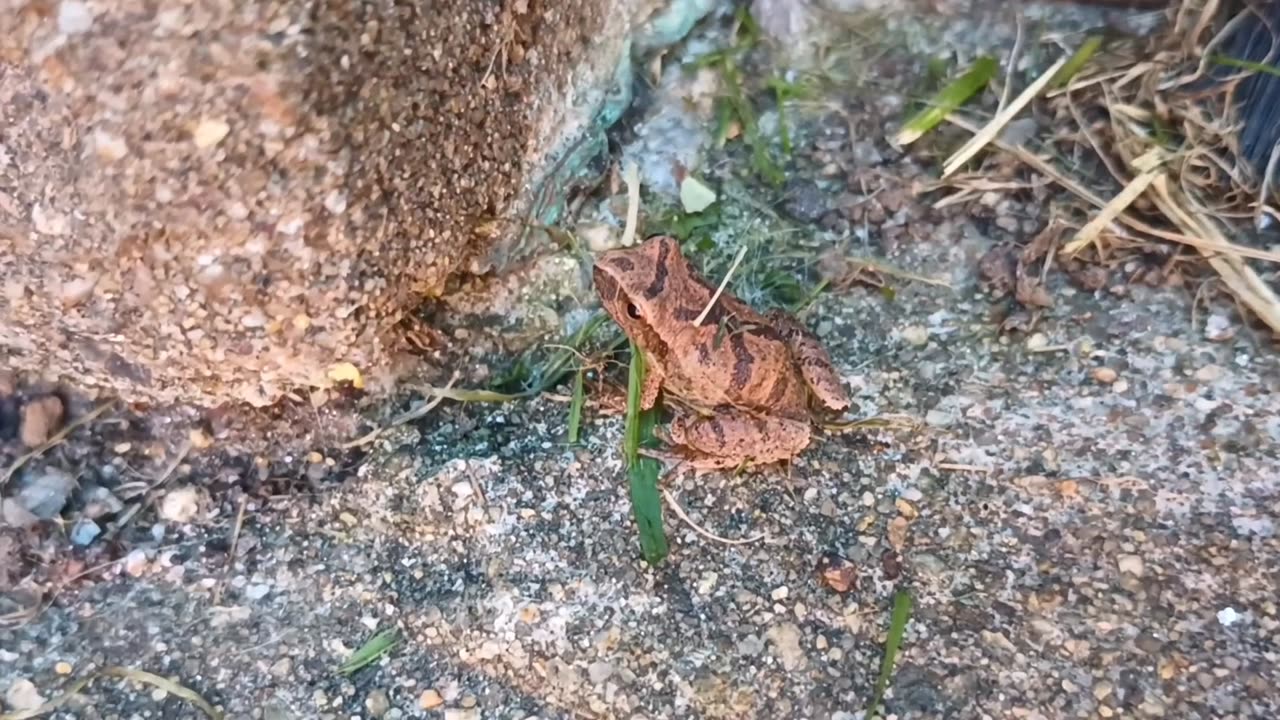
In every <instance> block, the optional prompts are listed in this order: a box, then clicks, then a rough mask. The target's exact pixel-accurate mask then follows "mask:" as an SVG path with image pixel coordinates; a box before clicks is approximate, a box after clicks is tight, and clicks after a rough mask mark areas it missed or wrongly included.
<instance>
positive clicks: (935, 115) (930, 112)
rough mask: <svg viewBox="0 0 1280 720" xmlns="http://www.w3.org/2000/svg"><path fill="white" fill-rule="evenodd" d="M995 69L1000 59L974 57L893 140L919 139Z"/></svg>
mask: <svg viewBox="0 0 1280 720" xmlns="http://www.w3.org/2000/svg"><path fill="white" fill-rule="evenodd" d="M999 70H1000V62H999V61H998V60H996V59H995V58H993V57H988V56H984V57H980V58H978V59H977V60H975V61H974V62H973V65H971V66H969V69H968V70H967V71H965V73H964V74H963V75H961V76H960V77H958V78H956V79H955V80H954V81H953V82H951V83H950V84H949V85H947V86H946V87H944V88H942V89H941V90H939V91H938V93H937V94H936V95H934V97H933V100H932V101H931V102H930V103H929V106H928V107H926V108H924V109H923V110H921V111H920V112H918V113H916V114H915V115H914V116H912V118H911V119H910V120H908V121H907V122H906V124H905V125H903V126H902V129H901V130H899V131H898V134H897V136H896V137H894V143H895V144H897V145H908V144H910V143H913V142H915V141H916V140H919V139H920V138H921V136H923V135H924V134H925V133H927V132H929V131H930V130H932V129H933V128H934V127H935V126H936V125H937V124H938V123H940V122H942V119H943V118H945V117H946V116H947V115H948V114H950V113H951V112H952V111H954V110H955V109H956V108H958V107H960V106H961V105H963V104H965V103H966V102H968V101H969V99H970V98H972V97H973V96H974V95H977V94H978V93H979V92H981V91H982V89H983V88H985V87H986V86H987V83H989V82H991V78H993V77H995V75H996V72H997V71H999Z"/></svg>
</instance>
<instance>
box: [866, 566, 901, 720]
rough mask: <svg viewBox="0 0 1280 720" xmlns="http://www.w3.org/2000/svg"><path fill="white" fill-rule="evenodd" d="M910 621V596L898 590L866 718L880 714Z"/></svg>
mask: <svg viewBox="0 0 1280 720" xmlns="http://www.w3.org/2000/svg"><path fill="white" fill-rule="evenodd" d="M910 621H911V595H910V594H909V593H908V592H907V591H906V590H899V591H898V594H897V596H896V597H894V599H893V617H892V618H891V619H890V620H889V635H888V637H886V638H885V641H884V660H882V661H881V662H880V677H879V678H878V679H877V680H876V694H875V697H873V698H872V700H871V707H870V708H869V709H868V710H867V717H868V718H870V717H873V716H875V715H876V714H878V713H879V712H880V704H881V703H882V702H884V693H885V691H886V690H888V689H889V680H890V679H891V678H892V677H893V665H894V662H896V661H897V659H898V650H899V649H900V648H901V647H902V638H903V637H904V636H905V635H906V634H907V623H909V622H910Z"/></svg>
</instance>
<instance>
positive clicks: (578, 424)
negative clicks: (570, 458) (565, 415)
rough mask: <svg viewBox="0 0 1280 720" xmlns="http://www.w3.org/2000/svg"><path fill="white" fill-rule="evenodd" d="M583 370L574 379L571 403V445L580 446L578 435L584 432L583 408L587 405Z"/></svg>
mask: <svg viewBox="0 0 1280 720" xmlns="http://www.w3.org/2000/svg"><path fill="white" fill-rule="evenodd" d="M583 372H584V371H582V370H579V371H578V374H577V375H575V376H574V378H573V401H572V402H570V403H569V433H568V434H569V444H570V445H577V444H578V433H579V432H580V431H581V430H582V406H583V405H584V404H585V403H586V400H587V394H586V392H585V391H584V390H583V387H582V375H583Z"/></svg>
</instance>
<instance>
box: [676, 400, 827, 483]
mask: <svg viewBox="0 0 1280 720" xmlns="http://www.w3.org/2000/svg"><path fill="white" fill-rule="evenodd" d="M667 436H668V439H669V441H670V442H671V444H673V445H676V446H678V447H681V448H683V449H685V450H686V451H688V453H689V459H688V463H689V464H690V465H691V466H693V467H695V468H700V469H705V470H729V469H736V468H740V467H742V466H744V465H747V466H751V465H768V464H770V463H775V462H778V461H780V460H788V459H790V458H792V457H795V456H796V455H798V454H799V453H800V451H801V450H804V449H805V448H806V447H808V445H809V439H810V428H809V424H808V423H806V422H802V421H799V420H792V419H789V418H782V417H768V416H759V415H753V414H751V413H746V412H742V411H740V410H736V409H734V408H728V407H722V408H717V409H716V412H715V413H714V414H713V415H710V416H706V417H698V416H680V417H677V418H676V419H674V420H672V422H671V426H670V428H669V429H668V431H667Z"/></svg>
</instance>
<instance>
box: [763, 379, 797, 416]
mask: <svg viewBox="0 0 1280 720" xmlns="http://www.w3.org/2000/svg"><path fill="white" fill-rule="evenodd" d="M792 377H793V376H792V374H791V373H779V374H778V375H777V376H776V377H775V378H774V380H773V388H771V389H770V390H769V397H767V398H765V401H764V406H765V407H766V408H776V407H778V406H779V405H780V404H781V403H782V400H783V399H784V398H785V397H786V396H787V390H789V389H790V385H791V379H792Z"/></svg>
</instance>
